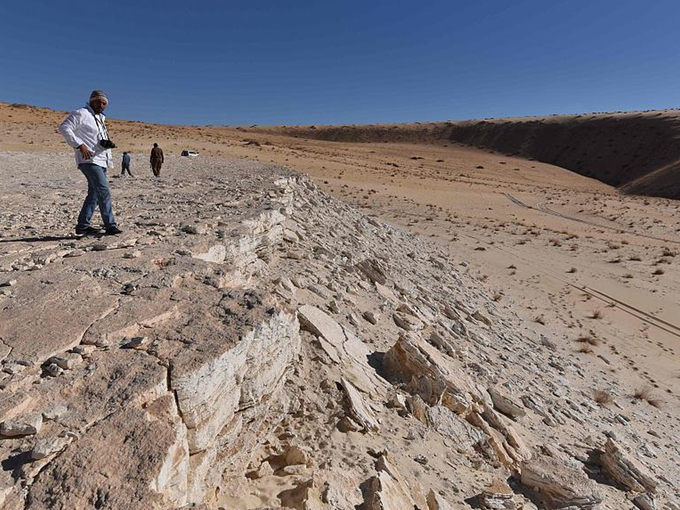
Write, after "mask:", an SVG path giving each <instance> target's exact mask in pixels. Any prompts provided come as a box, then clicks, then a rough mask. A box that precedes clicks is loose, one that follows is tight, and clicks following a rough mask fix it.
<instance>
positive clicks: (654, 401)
mask: <svg viewBox="0 0 680 510" xmlns="http://www.w3.org/2000/svg"><path fill="white" fill-rule="evenodd" d="M633 398H634V399H635V400H644V401H645V402H647V403H648V404H649V405H650V406H654V407H656V408H657V409H658V408H660V407H661V406H662V405H663V402H662V401H661V400H660V399H658V398H656V397H655V396H654V393H653V391H652V388H650V387H649V386H645V387H644V388H640V389H637V390H635V392H634V393H633Z"/></svg>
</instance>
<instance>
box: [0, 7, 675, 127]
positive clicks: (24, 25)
mask: <svg viewBox="0 0 680 510" xmlns="http://www.w3.org/2000/svg"><path fill="white" fill-rule="evenodd" d="M0 14H2V16H1V19H2V25H1V27H2V28H1V29H0V101H4V102H17V103H29V104H35V105H39V106H47V107H51V108H55V109H62V110H71V109H74V108H76V107H79V106H80V105H81V104H82V103H83V102H84V100H85V99H86V97H87V96H88V94H89V92H90V90H92V89H93V88H101V89H104V90H105V91H107V93H108V94H109V97H110V106H109V108H108V110H107V114H108V115H109V116H111V117H114V118H124V119H131V120H142V121H149V122H162V123H178V124H229V125H249V124H260V125H263V124H342V123H370V122H411V121H428V120H449V119H467V118H483V117H499V116H520V115H543V114H551V113H581V112H591V111H615V110H633V109H638V110H639V109H650V108H671V107H680V33H679V32H680V31H679V30H678V27H679V26H680V2H677V0H657V1H653V0H647V1H638V0H617V1H610V0H601V1H598V0H590V1H582V0H572V1H566V0H565V1H558V0H553V1H549V0H542V1H538V0H516V1H513V0H502V1H501V0H476V1H471V0H466V1H458V0H449V1H438V0H437V1H429V2H428V1H422V2H416V1H401V0H391V1H382V0H375V1H370V0H364V1H354V0H343V1H323V0H318V1H307V0H304V1H294V0H291V1H288V2H283V1H280V0H279V1H269V0H266V1H257V0H252V1H250V2H230V1H223V2H212V1H203V0H193V1H191V0H189V1H187V0H185V1H178V0H166V1H155V0H150V1H144V0H137V1H135V2H132V1H127V0H119V1H108V0H100V1H98V2H83V1H79V0H75V1H69V2H54V1H33V0H24V1H14V0H5V1H4V2H2V6H0Z"/></svg>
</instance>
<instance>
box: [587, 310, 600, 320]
mask: <svg viewBox="0 0 680 510" xmlns="http://www.w3.org/2000/svg"><path fill="white" fill-rule="evenodd" d="M590 318H591V319H601V318H602V312H601V311H600V310H594V311H593V313H591V314H590Z"/></svg>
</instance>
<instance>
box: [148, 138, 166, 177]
mask: <svg viewBox="0 0 680 510" xmlns="http://www.w3.org/2000/svg"><path fill="white" fill-rule="evenodd" d="M163 161H164V158H163V149H161V148H160V147H159V146H158V144H157V143H154V144H153V149H151V170H152V171H153V174H154V175H155V176H156V177H160V175H161V166H163Z"/></svg>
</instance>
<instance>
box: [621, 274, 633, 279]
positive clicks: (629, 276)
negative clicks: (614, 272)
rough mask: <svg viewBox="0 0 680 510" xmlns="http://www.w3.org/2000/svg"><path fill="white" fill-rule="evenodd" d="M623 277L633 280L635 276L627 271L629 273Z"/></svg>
mask: <svg viewBox="0 0 680 510" xmlns="http://www.w3.org/2000/svg"><path fill="white" fill-rule="evenodd" d="M623 277H624V278H626V279H627V280H631V279H632V278H633V275H632V274H630V273H627V274H624V275H623Z"/></svg>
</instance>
